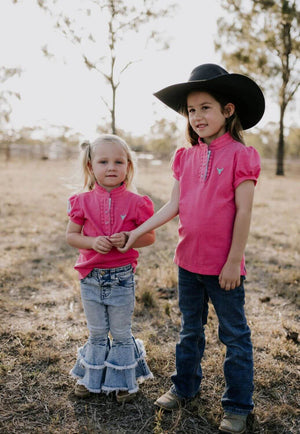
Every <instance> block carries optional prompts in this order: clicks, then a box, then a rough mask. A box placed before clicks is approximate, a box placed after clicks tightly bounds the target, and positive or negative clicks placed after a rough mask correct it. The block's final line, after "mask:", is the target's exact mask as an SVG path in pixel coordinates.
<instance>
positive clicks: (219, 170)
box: [217, 167, 224, 175]
mask: <svg viewBox="0 0 300 434" xmlns="http://www.w3.org/2000/svg"><path fill="white" fill-rule="evenodd" d="M223 170H224V167H222V169H219V168H218V167H217V171H218V174H219V175H221V173H222V172H223Z"/></svg>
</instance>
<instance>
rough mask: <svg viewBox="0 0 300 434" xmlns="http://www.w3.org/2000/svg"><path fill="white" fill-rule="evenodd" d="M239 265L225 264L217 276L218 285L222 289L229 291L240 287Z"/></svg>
mask: <svg viewBox="0 0 300 434" xmlns="http://www.w3.org/2000/svg"><path fill="white" fill-rule="evenodd" d="M240 266H241V264H240V263H231V262H226V263H225V265H224V267H223V268H222V271H221V273H220V275H219V283H220V286H221V288H222V289H225V290H226V291H230V290H231V289H234V288H236V287H237V286H240V282H241V276H240V274H241V271H240Z"/></svg>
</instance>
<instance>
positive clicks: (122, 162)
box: [116, 161, 124, 164]
mask: <svg viewBox="0 0 300 434" xmlns="http://www.w3.org/2000/svg"><path fill="white" fill-rule="evenodd" d="M116 163H117V164H124V161H116Z"/></svg>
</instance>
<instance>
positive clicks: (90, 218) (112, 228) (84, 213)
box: [68, 184, 154, 279]
mask: <svg viewBox="0 0 300 434" xmlns="http://www.w3.org/2000/svg"><path fill="white" fill-rule="evenodd" d="M153 213H154V207H153V203H152V201H151V200H150V199H149V197H148V196H140V195H139V194H136V193H132V192H131V191H128V190H126V186H125V184H122V185H121V186H120V187H117V188H115V189H113V190H112V191H110V192H107V191H106V190H105V189H104V188H103V187H100V186H99V185H98V184H96V185H95V188H94V189H93V190H92V191H89V192H86V193H80V194H75V195H74V196H72V197H70V199H69V206H68V215H69V217H70V219H71V221H72V222H74V223H76V224H78V225H80V226H82V233H83V235H87V236H91V237H98V236H100V235H106V236H110V235H113V234H115V233H118V232H122V231H131V230H133V229H135V228H136V227H137V226H139V225H141V224H142V223H143V222H144V221H145V220H147V219H148V218H149V217H151V216H152V215H153ZM79 252H80V254H79V257H78V259H77V262H76V265H75V267H74V268H75V269H76V270H78V272H79V278H80V279H83V278H84V277H85V276H87V275H88V274H89V272H90V271H91V270H92V269H93V268H103V269H107V268H116V267H122V266H124V265H128V264H131V265H132V266H133V269H135V268H136V265H137V258H138V256H139V253H138V251H137V250H135V249H129V250H128V251H127V252H125V253H121V252H119V251H118V249H116V248H115V247H113V248H112V249H111V251H110V252H109V253H107V254H105V255H104V254H101V253H98V252H96V251H95V250H85V249H80V250H79Z"/></svg>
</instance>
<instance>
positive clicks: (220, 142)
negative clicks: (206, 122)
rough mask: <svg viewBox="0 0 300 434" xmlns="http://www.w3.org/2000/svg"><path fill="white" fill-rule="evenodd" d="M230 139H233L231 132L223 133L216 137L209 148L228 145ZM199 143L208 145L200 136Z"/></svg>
mask: <svg viewBox="0 0 300 434" xmlns="http://www.w3.org/2000/svg"><path fill="white" fill-rule="evenodd" d="M229 141H232V137H231V135H230V133H229V132H227V133H225V134H222V136H220V137H217V138H216V139H214V140H213V141H212V142H211V144H210V145H209V146H208V148H209V149H217V148H222V147H223V146H225V145H227V144H228V142H229ZM198 145H200V146H203V145H205V146H207V144H206V143H204V142H203V141H202V140H201V138H200V137H199V139H198Z"/></svg>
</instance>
